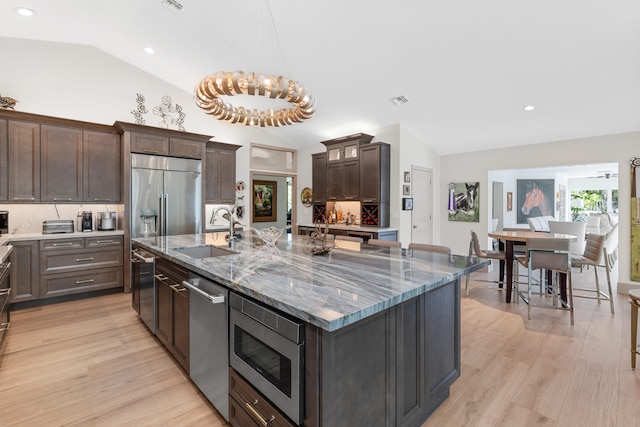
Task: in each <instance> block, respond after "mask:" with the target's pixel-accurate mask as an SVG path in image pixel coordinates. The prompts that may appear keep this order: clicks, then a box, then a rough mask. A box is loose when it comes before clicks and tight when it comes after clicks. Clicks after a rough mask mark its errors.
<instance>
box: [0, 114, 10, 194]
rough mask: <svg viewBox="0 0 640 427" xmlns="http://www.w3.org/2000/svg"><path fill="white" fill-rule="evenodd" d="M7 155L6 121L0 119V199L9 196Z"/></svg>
mask: <svg viewBox="0 0 640 427" xmlns="http://www.w3.org/2000/svg"><path fill="white" fill-rule="evenodd" d="M8 155H9V153H8V143H7V121H6V120H0V201H7V199H8V197H9V185H8V183H7V180H8V178H9V173H8V172H7V167H8Z"/></svg>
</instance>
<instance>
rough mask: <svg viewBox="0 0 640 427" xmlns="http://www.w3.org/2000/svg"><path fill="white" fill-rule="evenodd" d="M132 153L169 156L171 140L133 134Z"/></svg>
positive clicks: (162, 137)
mask: <svg viewBox="0 0 640 427" xmlns="http://www.w3.org/2000/svg"><path fill="white" fill-rule="evenodd" d="M131 152H133V153H144V154H156V155H161V156H167V155H169V138H168V137H164V136H157V135H145V134H138V133H132V134H131Z"/></svg>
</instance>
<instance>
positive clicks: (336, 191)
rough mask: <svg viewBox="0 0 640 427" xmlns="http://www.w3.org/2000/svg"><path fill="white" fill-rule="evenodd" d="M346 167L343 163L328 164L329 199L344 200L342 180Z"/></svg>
mask: <svg viewBox="0 0 640 427" xmlns="http://www.w3.org/2000/svg"><path fill="white" fill-rule="evenodd" d="M343 181H344V168H343V167H342V164H327V200H342V198H343V197H344V192H343V191H342V182H343Z"/></svg>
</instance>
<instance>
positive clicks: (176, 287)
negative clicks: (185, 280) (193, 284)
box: [169, 284, 187, 292]
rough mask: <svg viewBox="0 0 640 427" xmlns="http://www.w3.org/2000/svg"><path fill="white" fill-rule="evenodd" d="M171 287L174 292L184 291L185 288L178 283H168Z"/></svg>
mask: <svg viewBox="0 0 640 427" xmlns="http://www.w3.org/2000/svg"><path fill="white" fill-rule="evenodd" d="M169 287H170V288H171V289H173V290H174V291H176V292H184V291H186V290H187V288H185V287H183V286H180V285H179V284H175V285H170V286H169Z"/></svg>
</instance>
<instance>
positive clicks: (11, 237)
mask: <svg viewBox="0 0 640 427" xmlns="http://www.w3.org/2000/svg"><path fill="white" fill-rule="evenodd" d="M122 235H124V231H123V230H109V231H106V230H105V231H84V232H74V233H53V234H43V233H16V234H0V246H2V245H6V244H7V243H9V242H15V241H20V240H49V239H69V238H77V237H101V236H122Z"/></svg>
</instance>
